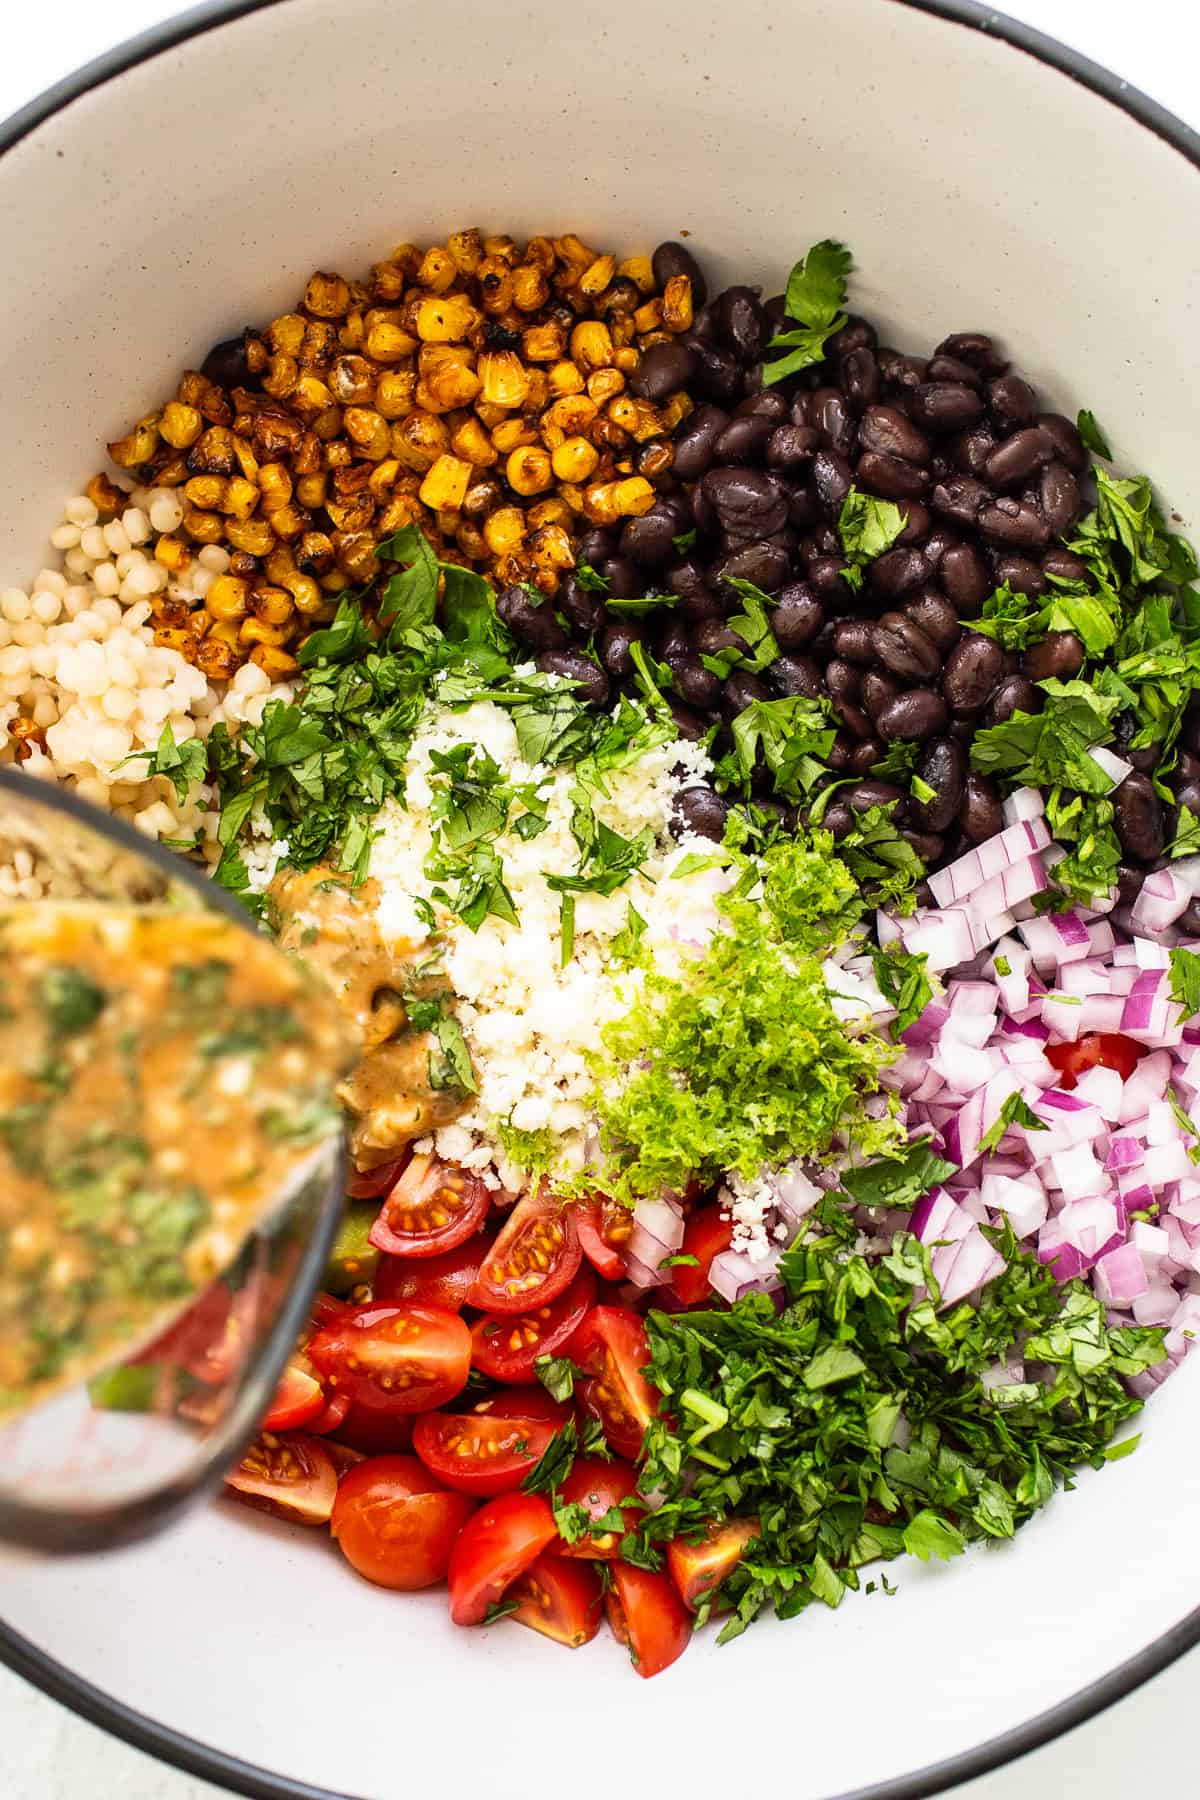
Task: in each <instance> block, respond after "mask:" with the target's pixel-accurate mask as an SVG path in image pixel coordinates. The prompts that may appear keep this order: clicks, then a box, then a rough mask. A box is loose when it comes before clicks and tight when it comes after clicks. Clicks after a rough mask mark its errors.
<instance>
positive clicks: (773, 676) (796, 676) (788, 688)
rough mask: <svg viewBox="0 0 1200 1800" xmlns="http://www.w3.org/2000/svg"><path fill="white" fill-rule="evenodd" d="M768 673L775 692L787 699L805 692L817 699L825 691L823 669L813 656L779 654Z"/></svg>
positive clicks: (769, 666) (809, 696)
mask: <svg viewBox="0 0 1200 1800" xmlns="http://www.w3.org/2000/svg"><path fill="white" fill-rule="evenodd" d="M766 674H767V680H768V682H769V683H770V685H771V686H772V687H773V688H774V690H775V692H776V693H777V694H781V695H782V696H783V697H784V698H785V699H790V698H791V697H792V696H794V695H796V694H804V695H805V696H806V697H807V698H808V699H810V700H815V699H816V698H817V697H818V695H820V694H823V693H824V691H825V684H824V682H823V681H822V680H821V671H820V669H819V668H818V667H817V665H816V663H815V662H814V661H813V659H812V657H811V656H777V657H776V658H775V661H774V662H773V663H770V664H768V666H767V671H766Z"/></svg>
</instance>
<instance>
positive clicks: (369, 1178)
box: [346, 1155, 408, 1200]
mask: <svg viewBox="0 0 1200 1800" xmlns="http://www.w3.org/2000/svg"><path fill="white" fill-rule="evenodd" d="M407 1161H408V1156H407V1155H404V1156H398V1157H397V1158H396V1160H395V1161H394V1162H385V1163H380V1164H379V1167H378V1168H376V1169H352V1170H351V1172H350V1174H349V1175H348V1176H347V1178H346V1198H347V1199H348V1200H380V1199H382V1198H383V1196H384V1194H386V1193H388V1192H389V1191H390V1190H391V1189H392V1188H393V1187H394V1186H395V1185H396V1182H397V1181H398V1179H399V1177H400V1172H401V1170H402V1169H403V1168H404V1165H405V1163H406V1162H407Z"/></svg>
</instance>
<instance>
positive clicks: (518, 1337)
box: [471, 1269, 596, 1382]
mask: <svg viewBox="0 0 1200 1800" xmlns="http://www.w3.org/2000/svg"><path fill="white" fill-rule="evenodd" d="M595 1298H596V1277H595V1276H594V1275H593V1274H592V1271H591V1270H590V1269H580V1271H579V1273H578V1275H577V1276H576V1277H575V1279H574V1281H573V1282H572V1283H571V1285H570V1287H569V1288H568V1289H567V1291H566V1293H565V1294H560V1295H559V1297H558V1299H557V1300H554V1301H552V1302H551V1303H550V1305H549V1306H540V1307H538V1309H537V1311H536V1312H527V1313H519V1314H513V1313H500V1314H497V1313H488V1314H485V1316H484V1317H483V1318H482V1319H477V1320H476V1321H475V1323H474V1325H473V1326H472V1327H471V1361H472V1362H473V1363H474V1365H475V1367H476V1368H477V1369H478V1370H479V1371H480V1373H481V1374H483V1375H488V1376H490V1377H491V1379H492V1380H493V1381H512V1382H525V1381H532V1380H533V1379H534V1377H535V1370H534V1364H535V1363H536V1362H537V1359H538V1357H539V1356H557V1354H558V1352H559V1351H560V1350H561V1349H562V1348H563V1346H564V1345H565V1344H567V1343H568V1342H569V1341H570V1339H571V1338H573V1337H574V1335H575V1333H576V1332H577V1331H578V1329H579V1327H580V1326H581V1325H582V1323H583V1321H584V1319H585V1318H586V1317H587V1313H588V1309H589V1308H590V1307H591V1305H592V1302H593V1300H594V1299H595Z"/></svg>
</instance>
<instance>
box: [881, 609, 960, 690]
mask: <svg viewBox="0 0 1200 1800" xmlns="http://www.w3.org/2000/svg"><path fill="white" fill-rule="evenodd" d="M871 648H872V649H873V650H874V652H875V655H876V657H877V658H878V660H879V661H880V662H881V663H882V664H883V666H884V667H885V668H886V669H890V670H891V672H892V674H893V675H899V676H900V678H901V679H902V680H904V681H933V680H935V679H936V677H937V674H938V671H939V669H940V668H941V666H942V656H941V651H940V650H939V649H938V647H937V645H936V644H935V643H934V642H933V640H932V639H931V638H927V637H926V636H925V633H924V632H923V631H922V630H921V627H920V626H919V625H915V624H914V623H913V621H912V620H911V619H910V618H908V617H907V616H906V615H905V614H904V613H901V612H886V613H884V614H883V616H882V618H881V619H879V620H878V621H877V623H876V624H875V625H873V626H872V628H871ZM951 654H954V653H953V652H951Z"/></svg>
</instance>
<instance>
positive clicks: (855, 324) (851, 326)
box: [825, 313, 879, 358]
mask: <svg viewBox="0 0 1200 1800" xmlns="http://www.w3.org/2000/svg"><path fill="white" fill-rule="evenodd" d="M878 342H879V339H878V337H877V336H876V332H875V327H874V326H873V325H872V324H871V322H870V320H869V319H860V318H859V316H858V314H857V313H849V314H848V315H847V317H846V323H845V324H844V325H843V326H842V329H841V330H840V331H835V332H834V334H833V336H832V337H831V338H830V339H829V340H828V341H827V343H826V345H825V354H826V356H835V357H843V358H845V357H847V356H849V355H851V354H852V353H853V352H854V351H855V350H874V348H875V346H876V344H877V343H878Z"/></svg>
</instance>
